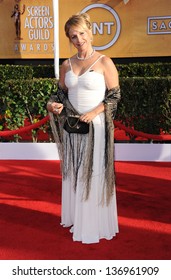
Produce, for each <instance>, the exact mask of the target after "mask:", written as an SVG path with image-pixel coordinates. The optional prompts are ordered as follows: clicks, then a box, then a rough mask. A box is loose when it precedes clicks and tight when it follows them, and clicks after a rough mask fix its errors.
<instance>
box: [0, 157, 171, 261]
mask: <svg viewBox="0 0 171 280" xmlns="http://www.w3.org/2000/svg"><path fill="white" fill-rule="evenodd" d="M0 165H1V167H0V202H1V204H0V259H1V260H17V259H18V260H28V259H30V260H33V259H35V260H43V259H44V260H54V259H56V260H71V259H73V260H76V259H80V260H83V259H85V260H89V259H92V260H103V259H104V260H107V259H109V260H112V259H117V260H124V259H126V260H134V259H137V260H139V259H144V260H146V259H150V260H158V259H159V260H170V259H171V225H170V222H171V163H157V162H148V163H147V162H146V163H144V162H116V163H115V167H116V176H117V201H118V215H119V227H120V233H119V234H118V235H117V237H116V238H114V239H113V240H111V241H105V240H101V242H100V243H99V244H92V245H83V244H80V243H79V242H73V241H72V238H71V234H70V233H69V230H68V229H67V228H62V227H61V226H60V209H61V200H60V195H61V177H60V175H59V163H58V162H57V161H28V160H27V161H14V160H8V161H6V160H1V161H0Z"/></svg>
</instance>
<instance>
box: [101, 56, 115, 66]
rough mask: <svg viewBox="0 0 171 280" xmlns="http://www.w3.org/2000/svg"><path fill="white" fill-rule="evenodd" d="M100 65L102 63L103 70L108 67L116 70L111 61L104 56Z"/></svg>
mask: <svg viewBox="0 0 171 280" xmlns="http://www.w3.org/2000/svg"><path fill="white" fill-rule="evenodd" d="M102 63H103V65H104V67H105V68H108V67H110V68H113V69H114V68H115V69H116V66H115V64H114V62H113V60H112V59H111V58H110V57H108V56H106V55H104V56H103V57H102Z"/></svg>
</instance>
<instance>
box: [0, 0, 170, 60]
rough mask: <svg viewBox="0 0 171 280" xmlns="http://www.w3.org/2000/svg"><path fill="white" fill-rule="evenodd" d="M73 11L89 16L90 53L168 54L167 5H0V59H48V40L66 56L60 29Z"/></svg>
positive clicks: (44, 1)
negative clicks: (92, 36) (55, 30)
mask: <svg viewBox="0 0 171 280" xmlns="http://www.w3.org/2000/svg"><path fill="white" fill-rule="evenodd" d="M53 2H55V3H56V4H57V3H58V5H59V13H58V11H57V9H53ZM126 2H127V3H126ZM77 12H87V13H88V14H89V15H90V16H91V20H92V26H93V34H94V39H93V44H94V48H95V49H96V50H99V51H100V52H102V53H105V54H106V55H108V56H110V57H113V58H114V57H151V56H170V55H171V1H170V0H169V1H168V0H162V1H160V0H148V1H147V0H144V1H142V0H129V1H128V0H127V1H124V0H115V1H112V0H111V1H109V0H106V1H105V0H103V1H91V0H89V1H88V0H59V1H58V0H0V58H7V59H8V58H9V59H11V58H12V59H15V58H30V59H32V58H36V59H39V58H40V59H42V58H45V59H46V58H47V59H49V58H54V41H55V44H56V45H58V43H59V57H60V58H67V57H69V56H71V55H72V54H73V53H74V50H72V49H71V48H70V45H69V42H68V39H67V38H66V37H65V34H64V24H65V22H66V20H67V19H68V18H69V17H70V16H71V15H73V14H75V13H77ZM58 14H59V26H58V27H59V34H58V36H55V37H54V27H55V26H54V25H55V24H56V23H57V22H58V21H54V15H55V17H58ZM54 38H55V40H54Z"/></svg>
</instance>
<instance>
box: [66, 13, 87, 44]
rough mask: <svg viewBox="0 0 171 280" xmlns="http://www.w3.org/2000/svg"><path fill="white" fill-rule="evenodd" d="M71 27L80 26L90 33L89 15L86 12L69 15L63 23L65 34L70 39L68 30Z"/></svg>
mask: <svg viewBox="0 0 171 280" xmlns="http://www.w3.org/2000/svg"><path fill="white" fill-rule="evenodd" d="M71 27H81V28H82V29H84V30H88V31H89V32H90V33H91V34H92V25H91V21H90V16H89V15H88V14H87V13H82V14H81V13H78V14H76V15H73V16H71V17H70V18H69V19H68V20H67V22H66V23H65V27H64V29H65V34H66V36H67V37H68V38H69V39H70V36H69V31H70V28H71Z"/></svg>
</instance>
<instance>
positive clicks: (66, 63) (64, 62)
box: [61, 59, 69, 71]
mask: <svg viewBox="0 0 171 280" xmlns="http://www.w3.org/2000/svg"><path fill="white" fill-rule="evenodd" d="M68 66H69V60H68V59H65V60H64V61H63V62H62V64H61V70H63V71H66V70H67V68H68Z"/></svg>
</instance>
